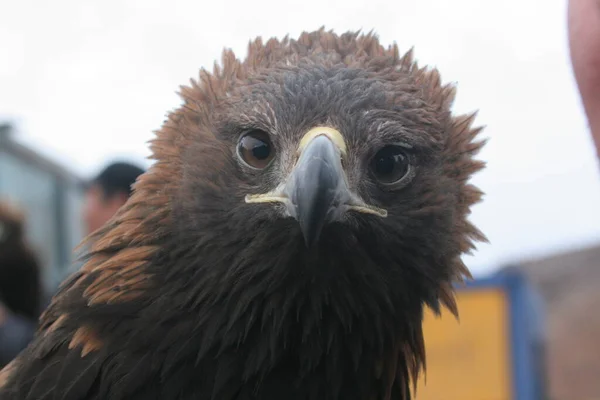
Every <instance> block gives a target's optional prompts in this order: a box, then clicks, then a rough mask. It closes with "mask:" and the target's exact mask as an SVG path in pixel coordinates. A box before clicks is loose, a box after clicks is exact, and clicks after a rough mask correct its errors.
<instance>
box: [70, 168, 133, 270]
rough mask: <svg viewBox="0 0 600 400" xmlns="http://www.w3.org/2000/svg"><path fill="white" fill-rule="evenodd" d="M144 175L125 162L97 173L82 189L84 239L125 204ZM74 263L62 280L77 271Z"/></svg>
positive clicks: (79, 264)
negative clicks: (140, 177) (138, 180)
mask: <svg viewBox="0 0 600 400" xmlns="http://www.w3.org/2000/svg"><path fill="white" fill-rule="evenodd" d="M143 173H144V169H142V168H140V167H138V166H136V165H134V164H131V163H127V162H115V163H111V164H109V165H107V166H106V167H105V168H104V169H102V171H100V173H99V174H98V175H97V176H96V177H95V178H93V179H92V180H91V181H90V182H87V183H86V185H85V200H84V206H83V215H82V218H83V223H84V225H85V234H86V236H87V235H89V234H91V233H92V232H94V231H96V230H97V229H99V228H101V227H102V226H103V225H104V224H105V223H107V222H108V221H109V220H110V219H111V218H112V217H113V215H115V214H116V212H117V211H118V210H119V208H121V206H123V205H124V204H125V202H127V200H128V199H129V196H131V192H132V185H133V184H134V183H135V181H136V179H137V178H138V177H139V176H140V175H141V174H143ZM81 266H82V262H81V261H77V262H75V263H73V265H71V266H70V268H68V269H67V271H66V275H65V276H64V277H66V276H68V275H70V274H72V273H73V272H75V271H77V270H78V269H79V268H81Z"/></svg>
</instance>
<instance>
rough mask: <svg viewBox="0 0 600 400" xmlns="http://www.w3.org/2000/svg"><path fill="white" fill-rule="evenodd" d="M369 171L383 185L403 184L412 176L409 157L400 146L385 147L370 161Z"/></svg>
mask: <svg viewBox="0 0 600 400" xmlns="http://www.w3.org/2000/svg"><path fill="white" fill-rule="evenodd" d="M371 171H372V173H373V175H374V176H375V178H376V179H377V180H378V181H379V182H380V183H381V184H383V185H386V186H390V185H397V184H399V183H403V182H404V181H405V180H406V179H408V178H410V177H411V175H412V166H411V163H410V157H409V155H408V153H407V152H406V149H405V148H404V147H402V146H398V145H391V146H385V147H383V148H382V149H380V150H379V151H378V152H377V154H375V156H374V157H373V159H372V160H371Z"/></svg>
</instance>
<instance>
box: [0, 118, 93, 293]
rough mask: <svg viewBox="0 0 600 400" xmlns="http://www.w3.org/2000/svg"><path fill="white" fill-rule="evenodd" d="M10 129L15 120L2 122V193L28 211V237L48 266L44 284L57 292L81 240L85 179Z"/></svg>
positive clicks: (46, 287) (0, 186) (0, 189)
mask: <svg viewBox="0 0 600 400" xmlns="http://www.w3.org/2000/svg"><path fill="white" fill-rule="evenodd" d="M11 133H12V126H11V125H9V124H4V125H0V198H3V199H8V200H9V201H12V202H15V203H16V204H17V205H19V206H20V207H21V208H22V209H23V210H24V211H25V212H26V217H27V226H26V229H27V237H28V240H29V242H30V243H31V245H32V246H33V248H34V250H35V251H36V253H37V254H38V256H39V258H40V262H41V264H42V265H43V267H44V268H43V280H44V286H45V289H46V290H48V291H53V290H54V289H55V288H56V286H57V285H58V283H59V280H60V279H61V277H62V276H63V275H62V271H64V269H66V268H67V267H68V266H69V264H70V263H71V262H72V249H73V248H74V247H75V246H76V245H77V244H78V243H79V242H80V240H81V239H82V235H83V227H82V224H81V218H80V216H81V207H82V205H83V190H82V185H81V182H82V179H81V178H80V177H78V176H77V175H76V174H74V173H72V172H70V171H68V170H67V169H65V168H64V167H62V166H60V165H58V164H57V163H55V162H53V161H51V160H49V159H47V158H45V157H43V156H42V155H40V154H38V153H36V152H35V151H33V150H32V149H30V148H28V147H26V146H24V145H22V144H20V143H18V142H17V141H15V140H14V138H13V137H12V135H11Z"/></svg>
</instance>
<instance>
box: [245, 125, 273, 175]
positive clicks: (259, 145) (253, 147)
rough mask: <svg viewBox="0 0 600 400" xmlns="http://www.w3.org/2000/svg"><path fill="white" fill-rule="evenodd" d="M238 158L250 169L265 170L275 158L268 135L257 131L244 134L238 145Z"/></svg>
mask: <svg viewBox="0 0 600 400" xmlns="http://www.w3.org/2000/svg"><path fill="white" fill-rule="evenodd" d="M238 156H239V157H240V159H241V160H242V161H243V162H244V163H245V164H246V165H248V166H249V167H251V168H254V169H264V168H266V167H267V166H268V165H269V164H270V163H271V160H272V159H273V157H274V156H275V149H274V148H273V144H272V143H271V139H270V138H269V134H268V133H266V132H264V131H261V130H259V129H254V130H251V131H250V132H247V133H246V134H244V135H243V136H242V137H241V139H240V141H239V143H238Z"/></svg>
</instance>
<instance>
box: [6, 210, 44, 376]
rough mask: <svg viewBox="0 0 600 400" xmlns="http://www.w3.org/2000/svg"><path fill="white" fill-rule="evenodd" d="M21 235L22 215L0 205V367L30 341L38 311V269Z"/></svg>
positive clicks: (39, 284)
mask: <svg viewBox="0 0 600 400" xmlns="http://www.w3.org/2000/svg"><path fill="white" fill-rule="evenodd" d="M24 236H25V234H24V216H23V214H22V213H21V212H20V211H19V210H17V209H16V208H15V207H11V206H9V205H8V204H7V203H2V202H0V367H3V366H4V365H6V364H7V363H9V362H10V361H11V360H12V359H13V358H14V357H15V356H17V354H18V353H19V352H20V351H21V350H23V349H24V348H25V347H26V346H27V344H28V343H29V341H30V340H31V339H32V338H33V334H34V331H35V328H36V323H37V319H38V317H39V314H40V309H41V301H42V286H41V281H40V268H39V265H38V262H37V259H36V257H35V255H34V254H33V252H32V251H31V250H30V249H29V248H28V246H27V244H26V243H25V239H24Z"/></svg>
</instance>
